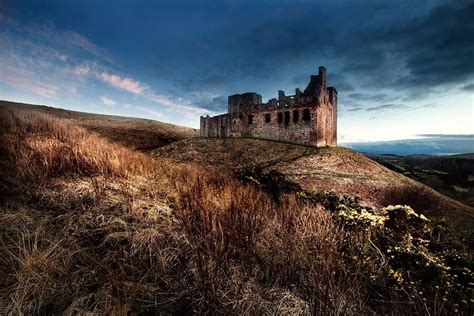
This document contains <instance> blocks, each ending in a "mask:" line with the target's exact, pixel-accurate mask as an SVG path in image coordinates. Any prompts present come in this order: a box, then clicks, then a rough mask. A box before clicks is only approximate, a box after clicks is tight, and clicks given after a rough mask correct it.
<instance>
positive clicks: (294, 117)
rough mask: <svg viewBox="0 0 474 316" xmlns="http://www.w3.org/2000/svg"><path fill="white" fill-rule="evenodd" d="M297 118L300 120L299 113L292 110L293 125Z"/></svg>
mask: <svg viewBox="0 0 474 316" xmlns="http://www.w3.org/2000/svg"><path fill="white" fill-rule="evenodd" d="M299 118H300V112H298V110H294V111H293V122H294V123H296V122H298V120H299Z"/></svg>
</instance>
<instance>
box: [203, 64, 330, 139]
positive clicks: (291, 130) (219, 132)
mask: <svg viewBox="0 0 474 316" xmlns="http://www.w3.org/2000/svg"><path fill="white" fill-rule="evenodd" d="M200 129H201V136H202V137H253V138H262V139H271V140H280V141H287V142H291V143H297V144H304V145H312V146H318V147H320V146H336V145H337V90H336V89H335V88H334V87H327V86H326V69H325V68H324V67H319V71H318V74H317V75H312V76H311V79H310V81H309V83H308V86H307V87H306V89H304V91H301V90H300V89H298V88H296V91H295V94H294V95H288V96H287V95H285V93H284V92H283V91H281V90H280V91H278V99H276V98H273V99H270V100H269V101H268V102H267V103H262V96H261V95H260V94H257V93H255V92H247V93H243V94H234V95H231V96H229V98H228V113H226V114H221V115H217V116H214V117H210V116H209V115H207V116H205V117H204V116H201V126H200Z"/></svg>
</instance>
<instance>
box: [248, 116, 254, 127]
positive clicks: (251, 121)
mask: <svg viewBox="0 0 474 316" xmlns="http://www.w3.org/2000/svg"><path fill="white" fill-rule="evenodd" d="M248 122H249V125H250V124H253V115H249V116H248Z"/></svg>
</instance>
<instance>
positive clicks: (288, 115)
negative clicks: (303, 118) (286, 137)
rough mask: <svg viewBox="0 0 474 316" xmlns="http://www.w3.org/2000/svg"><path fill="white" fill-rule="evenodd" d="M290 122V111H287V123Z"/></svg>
mask: <svg viewBox="0 0 474 316" xmlns="http://www.w3.org/2000/svg"><path fill="white" fill-rule="evenodd" d="M289 124H290V111H286V112H285V125H289Z"/></svg>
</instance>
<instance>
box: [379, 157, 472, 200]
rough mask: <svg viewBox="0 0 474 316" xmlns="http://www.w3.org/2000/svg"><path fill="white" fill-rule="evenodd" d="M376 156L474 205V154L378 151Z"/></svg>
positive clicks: (447, 193)
mask: <svg viewBox="0 0 474 316" xmlns="http://www.w3.org/2000/svg"><path fill="white" fill-rule="evenodd" d="M371 158H372V159H374V160H376V161H377V162H379V163H381V164H382V165H384V166H386V167H387V168H389V169H391V170H394V171H396V172H399V173H401V174H403V175H405V176H407V177H410V178H412V179H414V180H416V181H419V182H421V183H423V184H426V185H428V186H429V187H431V188H433V189H435V190H436V191H438V192H441V193H443V194H445V195H447V196H449V197H452V198H454V199H456V200H458V201H461V202H463V203H465V204H467V205H470V206H474V160H473V159H474V154H472V153H471V154H459V155H449V156H430V155H410V156H396V155H375V156H371Z"/></svg>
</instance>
